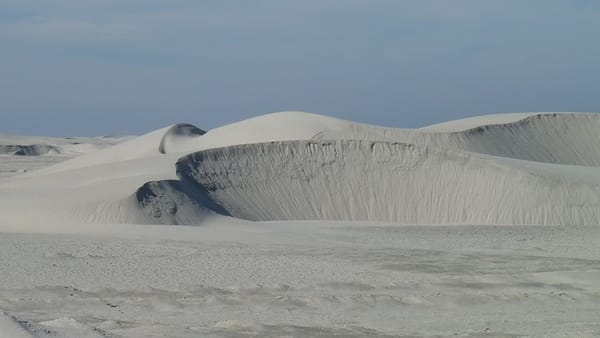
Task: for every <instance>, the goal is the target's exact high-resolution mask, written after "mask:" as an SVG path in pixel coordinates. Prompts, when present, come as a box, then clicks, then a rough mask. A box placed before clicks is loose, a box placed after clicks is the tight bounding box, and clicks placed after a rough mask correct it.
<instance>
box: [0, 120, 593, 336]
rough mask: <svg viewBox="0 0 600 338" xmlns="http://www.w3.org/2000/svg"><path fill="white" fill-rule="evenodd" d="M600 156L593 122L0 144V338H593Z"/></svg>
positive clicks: (248, 126)
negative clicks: (448, 337) (381, 337)
mask: <svg viewBox="0 0 600 338" xmlns="http://www.w3.org/2000/svg"><path fill="white" fill-rule="evenodd" d="M200 127H201V126H200ZM75 143H76V144H75ZM597 144H600V115H597V114H592V113H581V114H576V113H560V114H557V113H524V114H508V115H495V116H483V117H476V118H472V119H467V120H462V121H454V122H449V123H446V124H442V125H436V126H431V127H428V128H422V129H397V128H386V127H379V126H369V125H364V124H358V123H353V122H350V121H343V120H339V119H333V118H329V117H325V116H320V115H315V114H307V113H301V112H285V113H275V114H267V115H263V116H259V117H256V118H253V119H249V120H246V121H240V122H238V123H235V124H232V125H227V126H223V127H220V128H217V129H213V130H209V131H206V132H205V131H204V130H202V129H200V128H197V127H194V126H192V125H189V124H175V125H172V126H168V127H165V128H162V129H158V130H156V131H153V132H150V133H148V134H146V135H142V136H139V137H135V138H76V139H71V138H65V139H52V138H39V137H21V136H13V135H0V145H4V146H5V147H3V148H2V151H3V153H2V154H0V173H1V174H2V175H1V176H0V257H2V263H0V337H17V338H20V337H207V336H208V337H238V336H241V337H244V336H246V337H281V336H292V337H305V336H320V337H332V336H334V337H335V336H338V337H365V336H378V337H379V336H394V337H397V336H405V337H414V336H425V337H431V336H441V337H445V336H453V337H454V336H470V337H481V336H484V337H529V336H534V337H538V336H544V337H596V336H599V335H600V324H599V321H598V313H600V259H599V257H600V245H598V243H600V226H599V223H600V221H599V220H600V172H599V171H598V166H599V165H600V150H599V149H600V148H598V147H597Z"/></svg>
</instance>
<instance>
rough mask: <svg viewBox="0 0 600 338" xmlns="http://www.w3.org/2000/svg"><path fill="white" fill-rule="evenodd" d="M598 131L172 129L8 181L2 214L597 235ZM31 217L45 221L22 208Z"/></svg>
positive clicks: (262, 119)
mask: <svg viewBox="0 0 600 338" xmlns="http://www.w3.org/2000/svg"><path fill="white" fill-rule="evenodd" d="M480 123H482V125H477V124H480ZM474 126H475V127H474ZM598 131H600V115H597V114H570V113H564V114H554V113H551V114H550V113H545V114H513V115H510V116H492V117H478V118H474V119H469V120H468V121H458V122H453V123H448V124H445V125H437V126H432V127H428V128H423V129H397V128H385V127H378V126H370V125H364V124H357V123H352V122H349V121H343V120H339V119H334V118H329V117H325V116H319V115H315V114H308V113H299V112H286V113H274V114H268V115H264V116H259V117H256V118H252V119H248V120H245V121H241V122H238V123H234V124H231V125H227V126H223V127H221V128H217V129H214V130H210V131H208V132H206V133H205V132H204V131H202V130H200V129H198V128H197V127H194V126H192V125H189V124H177V125H172V126H169V127H166V128H162V129H159V130H156V131H154V132H151V133H148V134H146V135H143V136H140V137H137V138H134V139H132V140H129V141H127V142H123V143H120V144H118V145H115V146H113V147H110V148H106V149H103V150H100V151H96V152H93V153H89V154H86V155H83V156H80V157H77V158H75V159H72V160H69V161H65V162H63V163H60V164H58V165H55V166H52V167H49V168H47V169H45V170H41V171H38V172H36V173H31V174H24V175H20V176H19V177H15V178H14V179H12V178H11V179H10V180H5V181H3V182H0V197H1V196H5V197H6V196H10V198H3V199H2V200H1V201H0V202H1V203H0V214H2V215H4V216H5V217H4V218H5V219H6V220H7V221H11V222H14V221H15V220H18V221H21V222H24V221H31V222H39V221H47V220H49V219H56V220H57V221H60V222H83V223H86V222H89V223H143V224H146V223H160V224H201V223H202V222H203V221H204V220H205V219H206V217H212V216H215V215H225V216H233V217H238V218H243V219H247V220H261V221H262V220H348V221H385V222H398V223H407V224H408V223H411V224H413V223H414V224H458V223H461V224H464V223H476V224H562V225H567V224H569V225H570V224H596V223H598V219H600V218H599V216H600V204H599V198H600V197H599V192H598V186H599V185H600V173H599V172H598V171H597V168H596V166H598V165H600V150H598V148H597V147H595V145H596V144H598V142H599V141H600V136H599V135H600V133H598ZM23 208H27V209H29V210H31V209H35V210H37V211H36V213H31V215H23V214H22V213H17V212H16V211H15V210H23Z"/></svg>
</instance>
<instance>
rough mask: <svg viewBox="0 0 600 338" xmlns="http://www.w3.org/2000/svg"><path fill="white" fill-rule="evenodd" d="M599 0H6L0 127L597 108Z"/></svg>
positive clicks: (138, 126) (60, 132)
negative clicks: (293, 114) (291, 113)
mask: <svg viewBox="0 0 600 338" xmlns="http://www.w3.org/2000/svg"><path fill="white" fill-rule="evenodd" d="M599 33H600V1H593V0H585V1H584V0H579V1H576V0H571V1H567V0H563V1H553V0H540V1H534V0H497V1H491V0H490V1H480V0H472V1H467V0H453V1H449V0H439V1H433V0H414V1H410V0H406V1H403V0H389V1H386V0H362V1H358V0H338V1H334V0H303V1H286V0H264V1H262V0H255V1H253V0H205V1H200V0H168V1H167V0H52V1H42V0H2V1H0V133H13V134H29V135H49V136H69V135H70V136H74V135H78V136H79V135H81V136H85V135H88V136H93V135H123V134H141V133H145V132H148V131H150V130H153V129H157V128H160V127H162V126H166V125H169V124H172V123H177V122H187V123H192V124H195V125H196V126H198V127H200V128H202V129H210V128H214V127H217V126H220V125H224V124H227V123H231V122H235V121H238V120H241V119H245V118H249V117H252V116H256V115H260V114H266V113H270V112H276V111H286V110H300V111H308V112H313V113H319V114H325V115H330V116H335V117H339V118H344V119H348V120H354V121H359V122H365V123H371V124H379V125H386V126H395V127H411V128H412V127H420V126H425V125H428V124H432V123H437V122H442V121H447V120H452V119H457V118H461V117H467V116H473V115H482V114H489V113H500V112H523V111H588V112H589V111H593V112H598V111H600V44H599V43H598V39H599V38H598V34H599Z"/></svg>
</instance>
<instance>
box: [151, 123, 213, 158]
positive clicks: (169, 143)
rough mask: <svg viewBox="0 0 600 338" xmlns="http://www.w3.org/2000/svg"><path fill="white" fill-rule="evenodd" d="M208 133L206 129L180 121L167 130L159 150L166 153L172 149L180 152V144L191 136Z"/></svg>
mask: <svg viewBox="0 0 600 338" xmlns="http://www.w3.org/2000/svg"><path fill="white" fill-rule="evenodd" d="M204 134H206V131H204V130H202V129H200V128H198V127H196V126H194V125H191V124H187V123H178V124H175V125H173V126H171V127H170V128H169V129H167V131H166V132H165V134H164V136H163V138H162V139H161V140H160V144H159V145H158V152H159V153H161V154H166V153H169V152H171V151H172V149H173V152H179V151H180V149H179V148H178V145H181V144H182V143H183V144H185V143H186V141H188V140H189V139H190V138H196V137H198V136H202V135H204Z"/></svg>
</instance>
